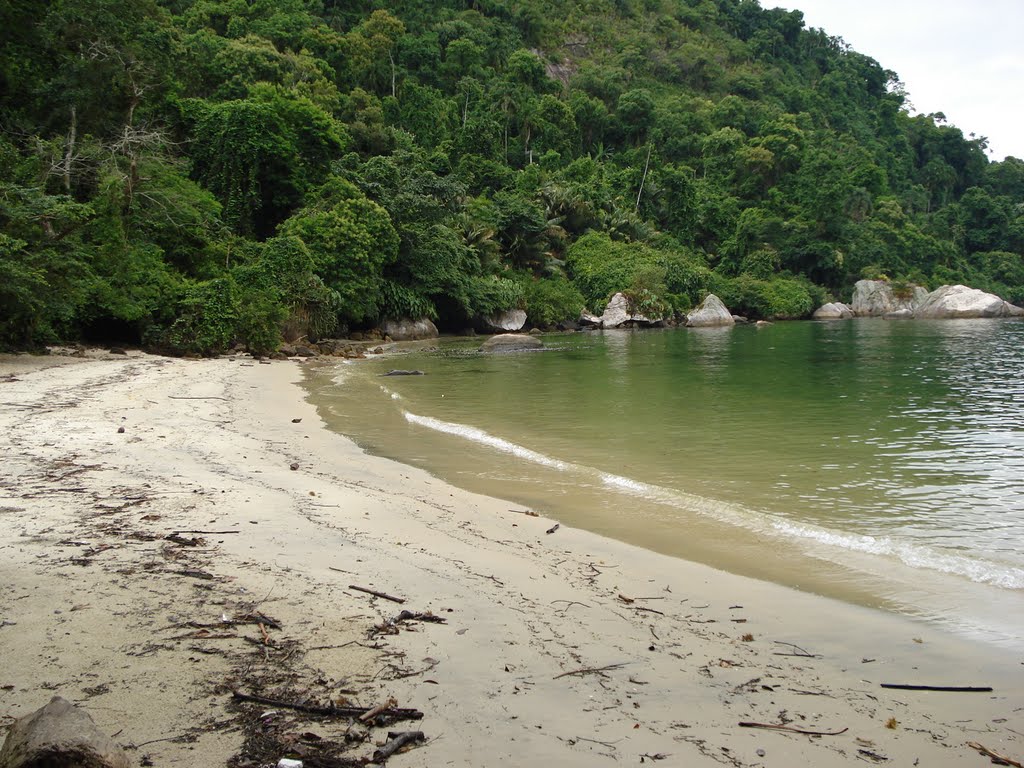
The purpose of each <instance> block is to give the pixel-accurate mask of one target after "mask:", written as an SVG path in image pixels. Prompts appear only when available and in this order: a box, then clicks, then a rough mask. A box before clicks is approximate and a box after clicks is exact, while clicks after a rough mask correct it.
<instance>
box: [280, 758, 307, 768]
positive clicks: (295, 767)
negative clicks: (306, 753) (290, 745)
mask: <svg viewBox="0 0 1024 768" xmlns="http://www.w3.org/2000/svg"><path fill="white" fill-rule="evenodd" d="M277 768H302V761H301V760H292V759H291V758H288V757H282V758H281V759H280V760H278V761H277Z"/></svg>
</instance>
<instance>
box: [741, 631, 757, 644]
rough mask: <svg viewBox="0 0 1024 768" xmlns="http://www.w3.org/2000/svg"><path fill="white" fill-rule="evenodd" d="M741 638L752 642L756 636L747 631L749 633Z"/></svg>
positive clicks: (746, 641)
mask: <svg viewBox="0 0 1024 768" xmlns="http://www.w3.org/2000/svg"><path fill="white" fill-rule="evenodd" d="M740 640H742V641H743V642H744V643H752V642H753V641H754V636H753V635H752V634H750V633H749V632H747V634H745V635H743V637H741V638H740Z"/></svg>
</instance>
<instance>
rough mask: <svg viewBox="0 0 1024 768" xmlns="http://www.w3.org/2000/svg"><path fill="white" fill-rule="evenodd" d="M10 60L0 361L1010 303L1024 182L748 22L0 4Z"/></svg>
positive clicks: (897, 92)
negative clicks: (624, 320) (518, 322)
mask: <svg viewBox="0 0 1024 768" xmlns="http://www.w3.org/2000/svg"><path fill="white" fill-rule="evenodd" d="M0 43H2V44H0V130H2V134H0V224H2V226H3V229H2V234H0V346H3V347H31V346H36V345H41V344H45V343H49V342H53V341H57V340H71V339H86V340H89V339H105V340H120V341H127V342H135V343H144V344H148V345H151V346H153V347H156V348H160V349H165V350H169V351H177V352H197V353H201V354H207V353H213V352H216V351H218V350H221V349H224V348H225V347H227V346H228V345H230V344H232V343H235V342H242V343H246V344H249V346H250V347H251V348H254V349H260V350H265V351H269V350H272V349H274V348H275V347H276V345H277V343H279V341H280V339H281V337H282V334H284V335H287V336H290V337H294V336H297V335H307V336H310V337H312V338H315V337H317V336H323V335H325V334H330V333H334V332H336V331H337V330H339V329H345V328H365V327H370V326H373V325H374V324H376V323H378V322H380V321H381V320H382V319H385V318H387V317H397V316H402V315H415V316H428V317H432V318H434V319H435V320H436V321H437V322H438V323H439V324H440V326H441V327H442V328H446V329H450V330H457V329H460V328H462V327H464V326H466V325H469V324H472V323H473V322H474V320H475V318H477V317H480V316H483V315H487V314H490V313H493V312H497V311H501V310H505V309H511V308H523V309H525V310H526V312H527V314H528V317H529V318H530V322H531V323H533V324H535V325H540V326H549V325H553V324H556V323H558V322H560V321H562V320H570V319H573V318H575V317H576V316H578V313H579V311H580V310H581V309H582V308H583V307H584V306H587V307H589V308H591V309H593V310H600V309H601V306H602V304H603V302H605V301H606V300H607V299H608V298H609V296H610V295H611V294H612V293H614V292H617V291H623V292H626V293H627V295H629V296H630V297H631V298H632V300H633V301H634V302H635V303H636V304H637V306H642V307H644V308H646V309H647V310H650V311H655V310H657V311H665V312H671V311H677V312H681V311H684V310H686V309H688V308H689V307H690V306H692V305H693V304H695V303H697V302H699V301H700V300H701V299H702V298H703V296H704V295H705V294H706V293H707V292H708V291H710V290H714V291H715V292H717V293H719V294H720V295H721V296H722V297H723V298H724V299H726V301H727V303H729V304H730V306H731V307H733V308H734V309H735V310H738V311H744V312H748V313H750V314H751V315H754V316H758V317H801V316H805V315H806V314H807V313H808V312H810V311H811V310H812V309H813V304H814V303H815V302H817V301H819V300H822V299H825V298H828V297H830V296H831V297H835V298H841V297H843V296H844V295H847V294H848V292H849V289H850V287H851V286H852V284H853V282H855V281H856V280H858V279H860V278H861V277H864V276H871V277H880V276H885V277H888V278H890V279H893V280H900V281H915V282H918V283H921V284H924V285H929V286H935V285H938V284H941V283H946V282H963V283H968V284H970V285H972V286H975V287H978V288H982V289H985V290H989V291H993V292H995V293H998V294H1000V295H1002V296H1003V297H1004V298H1007V299H1009V300H1011V301H1016V302H1022V301H1024V161H1022V160H1020V159H1017V158H1012V157H1011V158H1007V159H1006V160H1005V161H1003V162H990V161H989V160H988V159H987V156H986V140H985V139H984V138H983V137H975V136H973V135H971V136H964V135H963V133H962V132H961V131H960V130H959V129H958V128H956V127H955V126H952V125H949V124H948V123H947V122H946V120H945V118H944V116H943V115H941V113H936V114H932V115H920V114H912V111H911V109H910V107H909V102H908V94H907V93H906V92H905V89H904V86H903V84H902V83H901V82H900V80H899V77H898V75H897V73H895V72H892V71H890V70H887V69H885V68H884V66H883V65H882V64H880V63H879V62H876V61H874V60H873V59H871V58H870V57H867V56H865V55H863V54H860V53H858V52H857V51H854V50H853V49H851V48H850V47H849V46H848V45H847V44H846V43H845V42H844V41H843V40H842V39H841V38H840V37H835V36H832V35H830V34H828V33H826V32H825V31H823V30H820V29H813V28H808V27H806V25H805V24H804V19H803V15H802V14H801V13H800V12H799V11H785V10H782V9H778V8H776V9H770V10H769V9H765V8H762V7H761V6H760V4H759V3H758V2H757V0H653V1H651V2H644V3H640V2H637V1H636V0H616V1H615V2H610V1H609V0H596V1H595V0H591V1H590V2H586V3H583V2H579V1H578V0H556V2H545V3H541V2H540V1H539V0H523V1H522V2H515V3H513V2H511V1H510V0H488V2H486V3H464V2H461V1H456V0H432V1H431V2H427V1H426V0H399V2H395V3H389V4H387V8H375V7H374V4H368V5H359V4H356V5H353V4H337V3H319V2H312V0H273V1H271V0H247V1H246V2H242V1H241V0H142V1H134V2H126V0H90V1H89V2H85V1H84V0H54V2H50V3H46V4H45V5H44V6H41V7H40V6H38V5H36V4H32V3H28V2H24V0H13V1H12V2H8V3H4V4H3V5H2V6H0Z"/></svg>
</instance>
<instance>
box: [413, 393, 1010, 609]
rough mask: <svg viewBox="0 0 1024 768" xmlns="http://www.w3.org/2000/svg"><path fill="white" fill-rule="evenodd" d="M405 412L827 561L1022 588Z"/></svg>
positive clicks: (913, 550) (984, 570)
mask: <svg viewBox="0 0 1024 768" xmlns="http://www.w3.org/2000/svg"><path fill="white" fill-rule="evenodd" d="M403 413H404V416H405V418H406V420H407V421H409V422H410V423H413V424H418V425H419V426H423V427H427V428H429V429H433V430H436V431H438V432H444V433H446V434H450V435H455V436H457V437H461V438H464V439H466V440H471V441H473V442H476V443H479V444H481V445H486V446H489V447H491V448H495V449H497V450H499V451H502V452H504V453H508V454H511V455H513V456H516V457H517V458H520V459H523V460H524V461H530V462H533V463H535V464H540V465H541V466H545V467H549V468H551V469H556V470H559V471H563V472H568V471H572V472H574V473H576V474H577V475H580V476H581V477H583V478H587V477H590V478H598V479H599V480H600V482H601V483H603V484H604V485H606V486H609V487H611V488H614V489H616V490H618V491H620V492H622V493H627V494H630V495H632V496H637V497H639V498H642V499H646V500H647V501H651V502H654V503H657V504H662V505H665V506H669V507H672V508H674V509H677V510H680V511H684V512H688V513H692V514H696V515H700V516H702V517H708V518H712V519H714V520H717V521H719V522H722V523H726V524H728V525H733V526H737V527H741V528H745V529H746V530H749V531H752V532H753V533H756V534H761V535H766V536H775V537H778V538H784V539H789V540H791V541H793V540H796V541H798V542H799V541H804V542H809V543H813V544H816V545H823V546H824V547H826V548H827V549H829V550H832V551H833V553H834V555H833V556H832V557H830V558H829V559H833V558H835V559H836V561H837V562H841V554H840V552H841V551H848V552H860V553H864V554H868V555H874V556H877V557H883V558H892V559H897V560H899V561H900V562H902V563H903V564H904V565H907V566H909V567H910V568H915V569H927V570H932V571H939V572H941V573H948V574H953V575H956V576H961V577H964V578H967V579H969V580H971V581H974V582H978V583H981V584H989V585H992V586H996V587H1002V588H1004V589H1024V569H1021V568H1016V567H1013V566H1008V565H1004V564H1000V563H995V562H991V561H988V560H983V559H975V558H969V557H964V556H963V555H957V554H953V553H948V552H943V551H941V550H938V549H935V548H933V547H928V546H922V545H919V544H912V543H910V542H906V541H900V540H898V539H894V538H892V537H889V536H868V535H862V534H852V533H846V532H843V531H837V530H834V529H830V528H822V527H818V526H814V525H807V524H801V523H794V522H792V521H789V520H785V519H782V518H779V517H776V516H775V515H771V514H768V513H766V512H758V511H755V510H752V509H747V508H745V507H742V506H739V505H736V504H730V503H729V502H724V501H716V500H714V499H709V498H707V497H704V496H697V495H695V494H691V493H686V492H685V491H680V490H677V489H674V488H666V487H664V486H660V485H654V484H652V483H645V482H643V481H641V480H635V479H633V478H630V477H624V476H622V475H616V474H611V473H606V472H602V471H600V470H598V469H595V468H593V467H588V466H584V465H580V464H574V463H572V462H566V461H561V460H559V459H555V458H552V457H551V456H547V455H545V454H543V453H538V452H537V451H533V450H531V449H529V448H526V447H524V446H522V445H517V444H516V443H513V442H510V441H508V440H505V439H503V438H500V437H497V436H495V435H492V434H490V433H489V432H485V431H484V430H482V429H477V428H476V427H471V426H468V425H466V424H456V423H453V422H448V421H442V420H440V419H435V418H432V417H429V416H418V415H416V414H414V413H409V412H408V411H405V412H403ZM837 550H838V551H837ZM808 554H811V555H817V556H820V555H821V552H809V553H808Z"/></svg>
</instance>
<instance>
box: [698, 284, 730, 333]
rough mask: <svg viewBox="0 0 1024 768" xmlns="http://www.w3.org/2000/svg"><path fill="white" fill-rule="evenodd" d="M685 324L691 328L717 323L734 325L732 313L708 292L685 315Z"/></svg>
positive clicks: (706, 326)
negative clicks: (698, 304)
mask: <svg viewBox="0 0 1024 768" xmlns="http://www.w3.org/2000/svg"><path fill="white" fill-rule="evenodd" d="M686 324H687V325H688V326H690V327H691V328H711V327H714V326H719V325H735V324H736V320H735V319H733V316H732V313H731V312H729V310H728V309H727V308H726V306H725V304H723V303H722V300H721V299H720V298H718V297H717V296H715V294H713V293H709V294H708V295H707V298H706V299H704V301H702V302H701V303H700V306H699V307H697V308H696V309H695V310H693V312H691V313H690V314H688V315H687V316H686Z"/></svg>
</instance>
